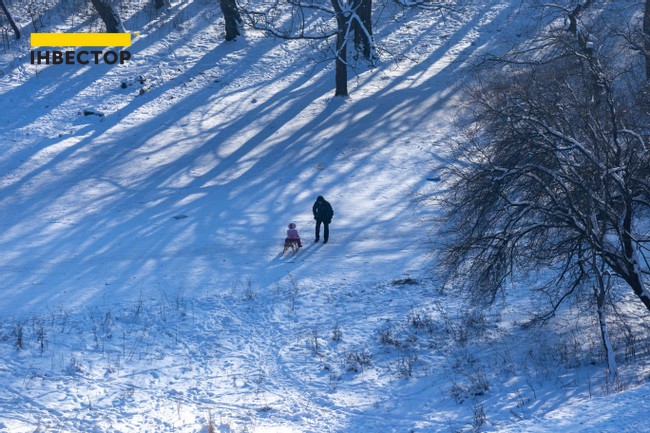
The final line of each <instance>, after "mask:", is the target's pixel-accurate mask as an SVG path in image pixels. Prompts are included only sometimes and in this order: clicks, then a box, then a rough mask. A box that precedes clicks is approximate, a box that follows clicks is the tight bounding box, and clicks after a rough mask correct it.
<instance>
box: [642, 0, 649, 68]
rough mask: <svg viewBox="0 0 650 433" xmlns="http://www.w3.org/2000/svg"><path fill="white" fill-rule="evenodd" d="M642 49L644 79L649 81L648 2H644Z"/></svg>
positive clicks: (647, 0)
mask: <svg viewBox="0 0 650 433" xmlns="http://www.w3.org/2000/svg"><path fill="white" fill-rule="evenodd" d="M643 47H644V51H645V52H644V53H643V54H644V55H645V78H646V80H648V81H650V0H645V11H644V13H643Z"/></svg>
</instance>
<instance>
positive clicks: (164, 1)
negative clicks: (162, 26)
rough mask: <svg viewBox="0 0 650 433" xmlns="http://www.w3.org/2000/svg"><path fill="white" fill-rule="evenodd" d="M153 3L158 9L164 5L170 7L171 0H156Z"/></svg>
mask: <svg viewBox="0 0 650 433" xmlns="http://www.w3.org/2000/svg"><path fill="white" fill-rule="evenodd" d="M153 5H154V7H155V8H156V9H160V8H163V7H170V6H171V3H169V0H154V2H153Z"/></svg>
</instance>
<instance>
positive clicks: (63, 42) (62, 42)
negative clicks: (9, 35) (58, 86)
mask: <svg viewBox="0 0 650 433" xmlns="http://www.w3.org/2000/svg"><path fill="white" fill-rule="evenodd" d="M31 45H32V47H128V46H130V45H131V33H32V39H31Z"/></svg>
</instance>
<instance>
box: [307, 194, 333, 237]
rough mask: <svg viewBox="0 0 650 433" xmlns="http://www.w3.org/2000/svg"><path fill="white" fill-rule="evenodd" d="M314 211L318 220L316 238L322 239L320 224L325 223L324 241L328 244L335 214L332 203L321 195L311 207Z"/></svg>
mask: <svg viewBox="0 0 650 433" xmlns="http://www.w3.org/2000/svg"><path fill="white" fill-rule="evenodd" d="M311 210H312V212H314V219H315V220H316V240H315V241H314V242H318V241H319V240H320V225H321V223H322V224H323V243H324V244H326V243H327V241H328V240H329V237H330V223H331V222H332V217H333V216H334V210H332V205H331V204H329V202H327V201H326V200H325V199H324V198H323V196H322V195H319V196H318V198H317V199H316V202H315V203H314V206H312V208H311Z"/></svg>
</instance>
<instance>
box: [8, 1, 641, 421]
mask: <svg viewBox="0 0 650 433" xmlns="http://www.w3.org/2000/svg"><path fill="white" fill-rule="evenodd" d="M385 13H386V15H387V16H389V17H391V18H390V19H388V18H386V19H384V20H382V21H381V24H380V25H378V26H377V28H376V37H377V40H378V44H379V45H380V46H381V47H382V49H383V51H382V53H381V61H380V64H379V65H378V66H377V67H375V68H368V67H362V66H359V68H358V69H357V70H356V75H354V74H351V79H350V90H351V97H350V98H349V99H341V98H334V97H333V94H334V89H333V87H334V76H333V69H334V65H333V62H332V61H322V58H321V54H319V53H318V52H316V51H315V50H314V47H313V46H312V45H311V44H310V43H307V42H304V41H285V40H279V39H273V38H269V37H265V36H263V35H261V34H259V33H254V32H252V31H249V32H247V33H246V35H245V36H244V37H241V38H239V39H238V40H237V41H235V42H225V41H224V39H223V35H222V34H221V33H222V30H221V29H222V23H221V22H220V21H219V20H220V16H221V15H220V10H219V7H218V4H216V3H210V2H203V1H190V2H172V8H171V10H169V11H166V12H164V13H162V12H161V13H160V14H159V15H157V16H156V18H155V19H153V20H150V19H148V17H147V16H143V15H142V14H135V15H130V16H129V17H128V19H127V21H126V26H127V28H128V29H129V30H132V31H139V32H140V34H139V36H138V37H136V39H135V40H134V44H133V46H132V47H131V51H132V53H133V61H131V62H129V63H128V64H126V65H123V66H107V65H97V66H92V67H79V66H78V65H75V66H56V67H55V66H51V67H44V66H40V67H36V66H33V65H30V64H29V55H28V53H29V48H28V44H27V40H26V39H27V38H23V39H21V41H18V42H12V45H11V47H10V49H9V50H5V52H4V53H3V54H2V55H1V56H0V59H2V63H0V69H1V71H2V74H3V75H2V77H1V78H0V95H1V96H0V111H1V112H2V113H3V116H2V119H1V120H0V146H1V147H2V152H1V153H0V191H1V194H0V215H2V219H1V220H0V275H2V282H1V283H0V284H1V285H0V288H1V290H2V295H3V296H2V297H1V298H0V384H2V386H0V431H2V432H5V431H6V432H11V433H14V432H35V431H39V432H41V431H42V432H46V431H48V432H49V431H52V432H70V433H73V432H96V433H100V432H107V433H108V432H123V433H124V432H202V433H207V432H221V433H225V432H242V431H250V432H259V433H262V432H264V433H270V432H411V431H413V432H459V431H503V432H556V431H572V432H604V431H611V432H614V431H617V432H618V431H634V432H641V431H650V429H649V428H648V427H647V426H645V423H644V420H645V419H647V417H648V415H649V414H648V409H645V408H644V407H643V406H641V405H640V404H639V403H641V402H643V401H644V400H647V398H648V394H650V388H649V387H648V386H647V385H642V386H640V387H638V388H634V385H637V384H638V383H637V382H636V379H634V380H632V379H630V380H628V382H627V383H625V384H624V386H623V385H621V388H625V389H627V388H629V390H626V391H624V392H621V393H619V394H614V393H613V391H614V389H612V384H608V383H606V382H605V379H604V367H603V364H602V362H603V361H602V359H598V358H597V356H598V355H595V354H596V353H598V349H599V348H598V347H596V346H597V345H598V339H597V337H596V336H593V335H591V334H590V333H591V332H593V331H589V332H590V333H588V336H587V338H586V342H583V343H584V344H585V346H589V345H590V344H591V345H592V346H593V348H592V350H588V351H586V352H582V351H580V350H578V349H576V348H575V345H573V342H574V341H573V340H572V337H571V336H572V330H573V329H578V327H580V326H582V324H576V323H569V322H568V321H567V322H566V323H556V324H555V325H554V326H549V327H548V328H544V329H543V330H540V331H536V333H534V335H533V336H532V337H531V334H530V333H528V331H525V330H523V329H522V327H521V326H520V325H521V322H520V320H521V319H522V316H521V314H520V313H522V312H523V310H522V311H515V309H514V308H512V309H510V310H507V311H505V312H504V313H503V315H501V314H497V313H493V312H485V313H484V314H477V313H476V312H473V311H469V309H467V308H466V306H465V304H464V302H463V300H462V299H457V298H456V297H455V296H450V295H449V294H448V292H447V291H446V290H444V289H443V287H442V284H441V278H440V277H439V276H436V275H435V273H434V272H433V271H432V263H431V258H430V251H429V249H430V248H431V245H432V244H435V242H436V240H435V239H433V240H432V239H430V238H429V234H430V233H431V231H430V223H429V221H430V219H431V217H433V216H435V215H436V212H437V210H436V209H432V208H430V207H423V206H421V205H420V203H419V202H418V201H417V200H415V198H416V197H418V196H419V195H421V194H434V193H438V192H442V191H444V179H439V170H440V169H441V168H444V167H445V166H446V165H448V164H449V163H450V161H449V159H448V158H449V147H448V141H449V139H450V137H452V136H454V135H455V130H454V126H453V124H454V123H453V120H454V108H455V107H456V105H457V102H458V101H457V98H458V97H459V95H460V91H459V88H458V84H460V83H462V80H463V78H464V77H465V76H466V73H467V72H468V71H469V70H470V69H471V64H472V63H471V62H472V60H473V59H475V58H476V56H477V55H480V54H482V53H485V52H486V50H487V49H488V48H489V49H490V50H498V49H500V48H499V47H500V46H502V45H503V46H505V47H507V46H508V45H509V44H511V42H512V40H513V38H517V37H519V36H520V35H521V33H520V32H521V31H522V28H523V27H525V26H527V25H528V23H527V22H526V21H525V20H523V21H522V20H521V19H520V14H521V13H522V12H521V9H520V2H508V1H505V0H504V1H498V0H494V1H486V2H482V4H480V5H474V4H470V3H468V4H465V5H462V7H459V9H458V10H457V11H456V12H453V13H447V12H445V13H442V14H441V13H440V12H437V11H427V10H421V9H416V8H413V9H402V8H398V7H397V6H395V5H388V6H387V9H386V11H385ZM48 16H49V17H50V21H48V22H46V23H45V24H44V25H45V26H49V27H47V29H48V30H54V29H56V30H67V29H70V28H76V27H75V26H77V25H80V24H79V23H74V22H72V23H71V22H70V20H62V21H61V20H57V19H55V17H56V14H54V13H53V14H51V15H48ZM27 24H28V22H27V21H25V22H23V25H24V27H23V28H24V29H26V30H27V29H29V27H28V25H27ZM81 25H83V24H81ZM93 25H94V24H93ZM123 82H125V83H126V88H123V86H122V83H123ZM86 109H88V110H92V111H94V112H97V113H100V114H101V115H92V114H91V115H84V113H83V111H84V110H86ZM318 195H323V196H325V198H327V199H328V200H329V201H330V202H331V203H332V205H333V207H334V212H335V215H334V220H333V223H332V225H331V239H330V242H329V243H328V244H326V245H323V244H322V243H313V238H314V233H313V229H314V227H313V226H314V224H313V219H312V215H311V206H312V203H313V202H314V200H315V198H316V197H317V196H318ZM290 222H295V223H296V224H297V226H298V230H299V232H300V233H301V235H302V238H303V242H304V244H305V247H304V248H303V249H302V251H301V252H300V253H299V254H298V255H297V256H292V255H284V256H282V255H281V252H282V245H281V244H282V240H283V238H284V235H285V233H286V226H287V224H288V223H290ZM572 327H575V328H572ZM531 341H533V342H534V343H533V344H531ZM643 362H644V361H643V360H642V359H640V360H639V364H643ZM645 362H646V363H647V361H645ZM629 377H635V378H636V376H635V375H634V374H630V375H629Z"/></svg>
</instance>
